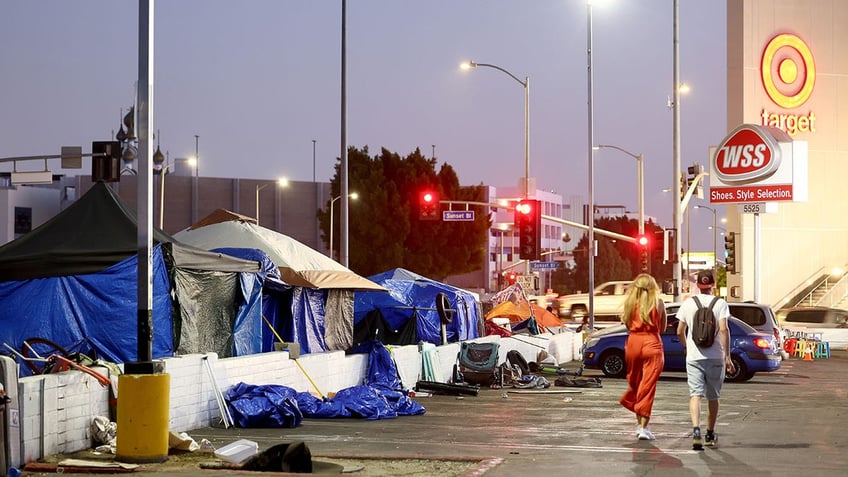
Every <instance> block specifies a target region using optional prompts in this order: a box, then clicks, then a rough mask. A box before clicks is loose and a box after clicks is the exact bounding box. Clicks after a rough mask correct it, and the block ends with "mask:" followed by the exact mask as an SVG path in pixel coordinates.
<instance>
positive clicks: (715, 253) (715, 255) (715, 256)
mask: <svg viewBox="0 0 848 477" xmlns="http://www.w3.org/2000/svg"><path fill="white" fill-rule="evenodd" d="M710 210H711V211H712V212H713V280H715V281H716V283H718V250H717V246H716V242H717V240H716V233H717V232H718V229H716V211H715V209H710Z"/></svg>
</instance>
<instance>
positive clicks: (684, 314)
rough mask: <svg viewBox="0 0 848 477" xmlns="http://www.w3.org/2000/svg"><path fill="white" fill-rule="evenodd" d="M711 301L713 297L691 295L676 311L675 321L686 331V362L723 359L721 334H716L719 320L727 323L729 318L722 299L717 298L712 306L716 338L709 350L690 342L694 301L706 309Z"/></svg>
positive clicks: (694, 308) (727, 307)
mask: <svg viewBox="0 0 848 477" xmlns="http://www.w3.org/2000/svg"><path fill="white" fill-rule="evenodd" d="M712 299H713V295H707V294H697V295H692V296H691V297H689V298H687V299H686V301H684V302H683V303H682V304H681V305H680V308H679V309H678V310H677V319H678V320H680V321H683V322H685V323H686V326H687V327H688V329H687V330H686V361H697V360H699V359H724V351H723V349H722V345H723V343H721V334H720V333H718V330H719V329H720V328H719V327H720V326H721V325H720V322H721V320H725V322H726V321H727V318H728V317H729V316H730V307H729V306H727V302H726V301H725V300H724V299H723V298H719V299H718V300H716V302H715V305H714V306H713V313H714V314H715V316H716V320H718V321H717V322H716V338H715V341H713V345H712V346H710V347H709V348H701V347H699V346H698V345H696V344H695V342H694V341H692V332H691V331H692V320H693V319H694V318H695V312H696V311H697V310H698V304H697V303H695V300H698V301H699V302H700V303H701V306H703V307H704V308H707V307H709V306H710V302H711V301H712Z"/></svg>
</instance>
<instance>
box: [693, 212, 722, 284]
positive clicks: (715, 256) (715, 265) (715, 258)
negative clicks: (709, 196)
mask: <svg viewBox="0 0 848 477" xmlns="http://www.w3.org/2000/svg"><path fill="white" fill-rule="evenodd" d="M695 208H696V209H706V210H709V211H710V212H712V213H713V278H714V279H715V280H718V274H717V272H718V251H717V250H718V249H717V246H716V231H717V229H716V226H717V224H716V210H715V209H713V208H712V207H707V206H706V205H699V204H696V205H695ZM687 235H688V233H687Z"/></svg>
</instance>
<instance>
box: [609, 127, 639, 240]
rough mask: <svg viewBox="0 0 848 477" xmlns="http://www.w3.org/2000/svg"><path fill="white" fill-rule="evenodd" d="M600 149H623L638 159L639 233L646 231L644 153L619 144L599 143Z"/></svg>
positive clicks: (622, 150)
mask: <svg viewBox="0 0 848 477" xmlns="http://www.w3.org/2000/svg"><path fill="white" fill-rule="evenodd" d="M598 149H616V150H618V151H621V152H623V153H625V154H627V155H628V156H630V157H632V158H633V159H636V181H637V182H638V186H637V191H636V193H637V194H638V196H639V198H638V204H639V235H642V234H644V233H645V172H644V171H645V169H644V167H645V164H644V159H645V158H644V156H642V154H634V153H632V152H630V151H628V150H626V149H622V148H620V147H618V146H612V145H609V144H599V145H598Z"/></svg>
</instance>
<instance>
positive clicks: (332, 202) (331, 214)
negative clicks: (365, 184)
mask: <svg viewBox="0 0 848 477" xmlns="http://www.w3.org/2000/svg"><path fill="white" fill-rule="evenodd" d="M348 197H349V198H351V199H353V200H356V199H357V198H359V194H357V193H356V192H351V193H350V194H349V195H348ZM341 198H342V196H340V195H338V196H336V197H333V200H331V201H330V258H332V259H333V260H335V257H333V204H335V203H336V201H337V200H339V199H341Z"/></svg>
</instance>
